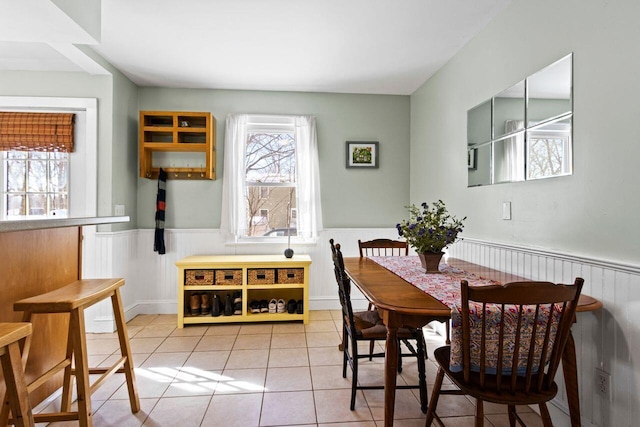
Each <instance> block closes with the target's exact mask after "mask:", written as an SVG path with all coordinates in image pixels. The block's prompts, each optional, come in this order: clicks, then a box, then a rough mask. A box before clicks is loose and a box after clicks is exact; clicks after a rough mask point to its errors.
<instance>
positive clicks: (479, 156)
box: [467, 54, 573, 187]
mask: <svg viewBox="0 0 640 427" xmlns="http://www.w3.org/2000/svg"><path fill="white" fill-rule="evenodd" d="M572 75H573V54H569V55H567V56H565V57H564V58H562V59H560V60H558V61H556V62H554V63H553V64H551V65H549V66H547V67H545V68H543V69H542V70H540V71H538V72H536V73H534V74H532V75H531V76H529V77H527V78H526V79H524V80H522V81H520V82H518V83H516V84H515V85H513V86H511V87H510V88H508V89H505V90H503V91H502V92H500V93H499V94H497V95H495V96H494V97H492V98H491V99H489V100H487V101H485V102H483V103H481V104H479V105H477V106H476V107H474V108H472V109H470V110H469V111H468V112H467V164H468V182H467V185H468V186H469V187H475V186H480V185H490V184H499V183H506V182H519V181H527V180H533V179H541V178H550V177H555V176H563V175H571V173H572V157H573V156H572V118H573V82H572Z"/></svg>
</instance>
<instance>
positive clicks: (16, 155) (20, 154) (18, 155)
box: [7, 151, 27, 159]
mask: <svg viewBox="0 0 640 427" xmlns="http://www.w3.org/2000/svg"><path fill="white" fill-rule="evenodd" d="M26 158H27V152H26V151H7V159H26Z"/></svg>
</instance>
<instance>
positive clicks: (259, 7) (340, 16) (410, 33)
mask: <svg viewBox="0 0 640 427" xmlns="http://www.w3.org/2000/svg"><path fill="white" fill-rule="evenodd" d="M56 1H58V2H60V1H61V0H56ZM510 2H511V0H396V1H391V0H180V1H178V0H102V26H101V27H102V28H101V38H100V40H99V41H96V40H95V39H93V38H92V37H91V36H89V35H88V33H87V32H85V31H83V29H82V28H81V27H80V26H78V25H76V24H75V22H74V21H73V20H71V19H70V18H69V17H68V16H67V15H65V14H64V13H62V11H61V10H60V9H58V8H57V7H56V6H55V5H54V4H53V3H52V2H51V1H49V0H0V70H51V71H87V72H92V73H101V71H100V67H99V66H96V64H93V66H92V65H91V64H88V63H87V62H89V61H88V57H87V56H86V55H84V54H82V51H81V50H79V49H77V48H75V46H76V45H80V44H86V45H90V46H91V48H93V49H94V50H95V51H96V52H98V53H99V54H100V55H101V56H102V57H103V58H105V59H106V60H107V61H109V62H110V63H111V64H112V65H114V66H115V67H116V68H118V69H119V70H121V71H122V72H123V73H124V74H125V75H127V76H128V77H129V78H130V79H131V80H132V81H133V82H135V83H136V84H138V85H140V86H162V87H179V88H211V89H246V90H279V91H280V90H285V91H305V92H338V93H371V94H401V95H408V94H411V93H413V92H414V91H415V90H416V89H418V88H419V87H420V85H422V84H423V83H424V82H425V81H426V80H427V79H428V78H429V77H430V76H431V75H433V73H434V72H436V71H437V70H438V69H439V68H440V67H442V66H443V65H444V64H445V63H446V62H447V61H448V60H449V59H451V57H453V56H454V55H455V54H456V53H457V52H458V51H459V50H460V49H461V48H462V47H463V46H464V45H465V44H466V43H467V42H468V41H469V40H471V39H472V38H473V37H474V36H475V35H476V34H477V33H478V32H479V31H480V30H481V29H482V28H484V26H485V25H486V24H487V23H488V22H489V21H490V20H491V19H493V17H495V16H496V15H497V14H498V13H499V12H500V11H501V10H502V9H503V8H504V7H505V6H506V5H508V4H509V3H510Z"/></svg>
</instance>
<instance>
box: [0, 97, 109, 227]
mask: <svg viewBox="0 0 640 427" xmlns="http://www.w3.org/2000/svg"><path fill="white" fill-rule="evenodd" d="M0 111H27V112H55V113H73V114H75V115H76V119H75V125H74V148H73V153H70V154H69V155H68V169H67V172H68V181H67V182H68V193H67V204H68V208H67V209H68V211H67V212H68V216H69V217H92V216H96V215H97V206H98V202H97V169H98V168H97V167H96V165H97V164H98V162H97V157H98V156H97V147H98V141H97V136H98V130H97V129H98V102H97V100H96V99H95V98H57V97H29V96H0ZM4 156H5V155H4V153H2V152H0V217H2V216H3V215H6V212H7V207H6V206H5V203H6V195H5V194H4V193H5V192H6V182H7V181H6V176H7V172H6V170H5V164H6V162H5V161H4ZM56 215H57V214H56ZM85 228H86V227H85ZM85 231H86V232H87V233H90V232H91V227H89V228H86V230H85Z"/></svg>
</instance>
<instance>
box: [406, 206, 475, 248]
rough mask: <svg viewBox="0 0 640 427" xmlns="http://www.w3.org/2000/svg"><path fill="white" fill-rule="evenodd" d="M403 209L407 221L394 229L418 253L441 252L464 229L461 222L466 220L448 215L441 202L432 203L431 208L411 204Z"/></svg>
mask: <svg viewBox="0 0 640 427" xmlns="http://www.w3.org/2000/svg"><path fill="white" fill-rule="evenodd" d="M405 207H406V208H407V209H409V219H408V220H402V222H400V223H399V224H397V225H396V228H397V229H398V234H399V235H400V236H401V237H404V238H405V239H406V240H407V242H408V243H409V245H410V246H412V247H413V248H414V249H415V250H416V252H418V253H424V252H434V253H438V252H442V250H443V249H444V248H446V247H447V246H449V245H450V244H451V243H453V242H455V241H456V239H457V238H458V233H460V232H462V229H463V228H464V225H463V221H464V220H465V219H467V217H464V218H462V219H457V218H455V217H453V216H451V215H449V213H448V212H447V208H446V207H445V205H444V202H443V201H442V200H438V201H437V202H435V203H433V204H432V206H431V208H430V207H429V205H428V204H427V203H422V204H421V205H420V207H418V206H416V205H413V204H412V205H409V206H405Z"/></svg>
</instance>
